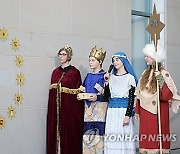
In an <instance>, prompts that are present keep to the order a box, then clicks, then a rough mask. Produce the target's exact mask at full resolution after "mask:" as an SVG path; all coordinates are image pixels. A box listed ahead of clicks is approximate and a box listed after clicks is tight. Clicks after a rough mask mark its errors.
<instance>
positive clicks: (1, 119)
mask: <svg viewBox="0 0 180 154" xmlns="http://www.w3.org/2000/svg"><path fill="white" fill-rule="evenodd" d="M5 124H6V121H5V118H4V117H2V116H0V128H1V129H2V128H3V127H5Z"/></svg>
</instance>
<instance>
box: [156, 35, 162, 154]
mask: <svg viewBox="0 0 180 154" xmlns="http://www.w3.org/2000/svg"><path fill="white" fill-rule="evenodd" d="M154 37H155V40H154V46H155V53H156V70H155V71H156V72H158V71H159V70H158V56H157V39H156V33H155V34H154ZM156 82H157V108H158V128H159V136H158V137H159V147H160V154H162V133H161V112H160V101H159V81H158V80H156Z"/></svg>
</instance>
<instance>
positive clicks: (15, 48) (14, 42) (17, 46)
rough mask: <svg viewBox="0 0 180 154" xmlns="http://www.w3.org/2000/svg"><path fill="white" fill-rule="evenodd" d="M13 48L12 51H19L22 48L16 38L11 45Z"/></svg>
mask: <svg viewBox="0 0 180 154" xmlns="http://www.w3.org/2000/svg"><path fill="white" fill-rule="evenodd" d="M11 46H12V49H13V50H15V51H16V50H19V47H20V43H19V40H17V39H16V38H15V39H13V40H12V43H11Z"/></svg>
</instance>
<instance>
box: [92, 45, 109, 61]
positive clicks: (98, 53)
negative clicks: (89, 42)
mask: <svg viewBox="0 0 180 154" xmlns="http://www.w3.org/2000/svg"><path fill="white" fill-rule="evenodd" d="M89 57H95V58H97V59H98V60H102V62H103V61H104V59H105V57H106V51H103V49H102V48H100V49H97V48H96V46H95V47H93V48H92V50H91V52H90V55H89Z"/></svg>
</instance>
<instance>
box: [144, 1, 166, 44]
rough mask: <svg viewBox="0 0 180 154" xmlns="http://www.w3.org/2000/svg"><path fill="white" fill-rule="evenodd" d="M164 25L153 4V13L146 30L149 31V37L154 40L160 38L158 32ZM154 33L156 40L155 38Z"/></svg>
mask: <svg viewBox="0 0 180 154" xmlns="http://www.w3.org/2000/svg"><path fill="white" fill-rule="evenodd" d="M164 27H165V25H164V24H163V23H162V22H161V21H160V14H157V12H156V6H155V4H154V9H153V15H152V16H150V19H149V25H148V26H147V28H146V30H147V31H148V32H149V33H150V35H151V39H152V40H153V41H154V42H156V41H157V40H159V39H160V32H161V31H162V30H163V28H164ZM155 34H156V40H155Z"/></svg>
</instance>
